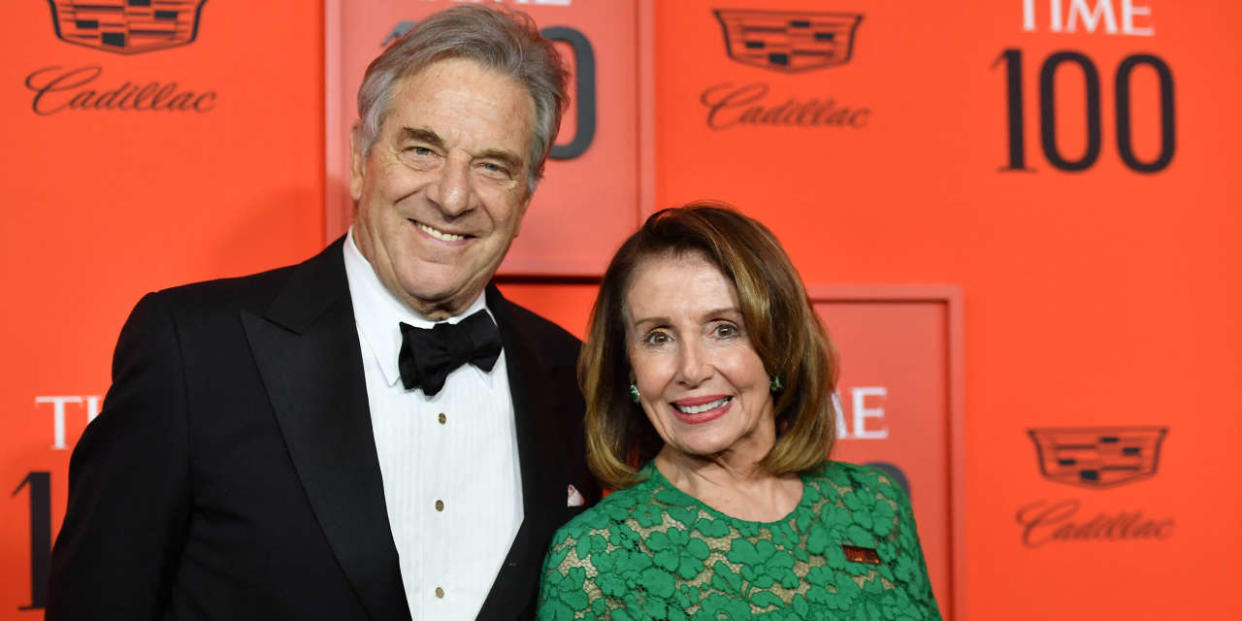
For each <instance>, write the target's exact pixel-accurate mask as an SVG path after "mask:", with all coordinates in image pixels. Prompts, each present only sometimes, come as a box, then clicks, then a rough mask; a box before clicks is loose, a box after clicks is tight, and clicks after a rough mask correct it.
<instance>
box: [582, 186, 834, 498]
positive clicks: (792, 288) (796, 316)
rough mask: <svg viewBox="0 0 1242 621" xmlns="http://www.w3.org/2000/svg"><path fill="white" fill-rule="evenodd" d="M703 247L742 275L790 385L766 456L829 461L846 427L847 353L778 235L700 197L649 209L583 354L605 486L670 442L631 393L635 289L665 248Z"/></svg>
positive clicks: (779, 399)
mask: <svg viewBox="0 0 1242 621" xmlns="http://www.w3.org/2000/svg"><path fill="white" fill-rule="evenodd" d="M685 253H695V254H701V255H702V256H703V257H704V258H706V259H707V260H708V261H709V262H711V263H712V264H714V265H715V266H716V267H717V268H719V269H720V271H721V272H722V273H723V274H724V275H725V276H726V277H727V278H728V279H729V280H730V282H732V284H733V286H734V288H735V289H736V290H737V296H738V301H739V304H740V305H741V313H742V318H743V320H744V321H745V322H746V332H747V334H748V335H749V337H750V342H751V345H752V346H753V347H754V348H755V351H756V352H757V353H758V354H759V359H760V360H762V361H763V366H764V368H765V369H766V370H767V372H768V373H769V374H770V375H771V376H772V377H775V378H777V379H779V380H780V382H781V383H782V384H783V385H784V388H783V389H782V390H780V391H779V392H777V393H775V394H774V395H773V396H774V399H775V413H776V430H777V438H776V443H775V445H774V446H773V447H772V449H771V450H770V451H769V452H768V454H767V455H766V456H765V457H764V458H763V460H762V461H760V462H759V465H760V467H761V468H763V469H764V470H766V471H768V472H771V473H773V474H784V473H789V472H801V471H806V470H810V469H812V468H815V467H817V466H819V465H820V464H822V463H823V462H824V460H825V459H826V458H827V453H828V450H829V448H831V446H832V442H833V440H834V438H835V433H836V420H835V414H834V411H833V407H832V393H833V390H835V387H836V380H837V361H836V352H835V350H834V349H833V346H832V342H831V341H830V340H829V338H828V334H827V332H825V330H824V327H823V324H821V323H820V321H819V317H818V316H817V315H816V314H815V309H814V308H812V306H811V302H810V300H809V299H808V298H807V295H806V289H805V287H803V285H802V281H801V279H800V278H799V277H798V273H797V271H796V270H795V269H794V266H793V263H792V262H790V260H789V256H788V255H786V254H785V251H784V249H783V248H781V245H780V243H779V242H777V240H776V237H775V236H774V235H772V232H771V231H769V230H768V229H767V228H766V227H764V226H763V225H762V224H760V223H759V222H757V221H756V220H754V219H752V218H749V217H747V216H745V215H742V214H741V213H738V212H737V211H735V210H733V209H732V208H730V207H728V206H727V205H722V204H714V203H691V204H688V205H686V206H684V207H679V208H671V209H664V210H661V211H658V212H656V213H654V214H652V215H651V217H650V218H647V221H646V222H645V223H644V224H643V226H642V228H640V229H639V230H638V231H637V232H636V233H634V234H633V235H631V236H630V237H629V239H627V240H626V241H625V243H624V244H622V245H621V248H620V249H619V250H618V251H617V254H616V256H614V257H613V259H612V262H611V263H610V264H609V265H608V270H607V271H606V272H605V273H604V280H603V283H602V284H601V286H600V291H599V297H598V298H596V300H595V306H594V308H592V310H591V320H590V325H589V327H588V332H587V342H586V344H585V345H584V346H583V348H582V356H581V357H580V358H579V359H578V384H579V386H580V387H581V388H582V392H583V394H584V395H585V396H586V405H587V411H586V435H587V463H588V465H589V466H590V468H591V471H592V472H594V473H595V476H596V477H598V478H599V479H600V481H602V482H603V483H604V485H606V486H609V487H612V488H614V489H621V488H625V487H629V486H631V485H633V484H634V483H636V482H637V481H636V480H635V475H636V474H637V469H636V468H635V465H636V464H645V463H646V462H647V461H649V460H651V459H652V458H654V457H655V455H656V453H658V452H659V451H660V448H661V447H662V446H663V441H662V440H661V439H660V436H659V435H657V434H656V432H655V429H653V428H652V427H651V424H650V423H649V422H648V421H647V417H646V415H645V414H643V412H642V410H641V409H640V408H639V406H638V405H636V404H634V403H633V402H632V401H631V400H630V397H629V392H628V391H629V384H630V364H629V356H628V353H627V350H626V319H625V307H624V304H625V293H626V291H627V289H628V288H629V284H630V280H631V279H632V277H633V274H634V272H635V270H636V269H637V268H638V266H639V265H640V264H642V263H643V262H644V261H648V260H651V259H653V258H658V257H660V256H662V255H664V256H667V255H674V256H676V255H681V254H685Z"/></svg>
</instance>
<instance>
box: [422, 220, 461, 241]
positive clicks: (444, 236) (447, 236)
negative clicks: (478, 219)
mask: <svg viewBox="0 0 1242 621" xmlns="http://www.w3.org/2000/svg"><path fill="white" fill-rule="evenodd" d="M414 224H417V225H418V228H420V229H422V230H424V231H426V232H427V234H428V235H430V236H432V237H434V238H436V239H438V240H440V241H448V242H453V241H459V240H462V239H465V236H464V235H454V234H452V233H445V232H444V231H437V230H436V229H433V228H431V227H429V226H427V225H426V224H423V223H422V222H415V223H414Z"/></svg>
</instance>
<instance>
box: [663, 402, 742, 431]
mask: <svg viewBox="0 0 1242 621" xmlns="http://www.w3.org/2000/svg"><path fill="white" fill-rule="evenodd" d="M732 404H733V397H730V396H727V395H708V396H704V397H689V398H686V399H679V400H677V401H674V402H672V403H671V404H669V405H671V406H672V408H673V413H674V414H676V416H677V419H678V420H680V421H681V422H683V423H686V424H690V425H699V424H702V423H706V422H708V421H713V420H716V419H717V418H720V417H721V416H724V414H725V412H727V411H729V406H730V405H732Z"/></svg>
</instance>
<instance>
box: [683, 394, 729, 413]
mask: <svg viewBox="0 0 1242 621" xmlns="http://www.w3.org/2000/svg"><path fill="white" fill-rule="evenodd" d="M730 398H731V397H724V398H722V399H717V400H715V401H712V402H711V403H703V404H700V405H677V404H676V403H674V404H673V407H675V408H677V409H678V411H680V412H681V413H682V414H698V413H700V412H706V411H708V410H714V409H716V408H718V407H721V406H723V405H724V404H726V403H728V402H729V399H730Z"/></svg>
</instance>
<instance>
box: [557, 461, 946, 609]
mask: <svg viewBox="0 0 1242 621" xmlns="http://www.w3.org/2000/svg"><path fill="white" fill-rule="evenodd" d="M642 476H644V477H645V479H644V480H643V481H642V482H641V483H639V484H638V485H635V486H634V487H631V488H629V489H625V490H621V491H618V492H614V493H613V494H611V495H609V496H608V497H606V498H605V499H604V500H602V501H600V503H599V504H598V505H596V506H595V507H592V508H591V509H590V510H588V511H586V512H585V513H583V514H581V515H579V516H578V517H576V518H574V519H573V520H571V521H570V522H569V523H568V524H566V525H565V526H564V527H562V528H561V529H560V530H559V531H557V533H556V537H555V538H554V539H553V541H552V549H551V550H549V552H548V556H547V558H546V559H545V560H544V568H543V585H542V586H541V587H540V593H539V619H541V620H545V619H546V620H552V619H556V620H560V619H613V620H614V621H624V620H630V619H633V620H638V619H670V620H683V619H696V620H697V619H772V620H785V619H799V620H801V619H850V620H870V619H889V620H901V621H907V620H916V619H939V618H940V613H939V611H938V609H937V608H936V600H935V598H934V597H933V596H932V591H931V585H930V583H929V582H928V579H927V567H926V564H925V563H924V561H923V551H922V549H921V548H920V547H919V539H918V533H917V532H916V531H915V527H914V516H913V514H912V513H911V511H910V503H909V502H908V501H907V500H906V497H905V494H903V493H902V491H901V489H900V488H899V487H897V486H896V485H895V484H893V482H892V480H891V479H889V478H888V477H886V476H884V475H883V474H881V473H880V472H878V471H876V470H874V469H871V468H866V467H863V466H856V465H853V464H846V463H841V462H828V463H826V464H824V465H823V466H821V467H820V468H819V469H818V470H816V471H814V472H810V473H806V474H804V475H803V476H802V483H803V484H802V500H801V501H800V502H799V503H798V506H797V508H795V509H794V510H793V512H792V513H790V514H789V515H788V516H786V517H785V518H784V519H782V520H780V521H777V522H747V521H744V520H739V519H735V518H732V517H729V516H727V515H724V514H723V513H720V512H719V511H716V510H714V509H712V508H711V507H708V506H707V505H704V504H703V503H701V502H699V501H698V500H696V499H694V498H693V497H691V496H689V495H688V494H686V493H684V492H682V491H681V490H679V489H677V488H676V487H674V486H673V485H672V484H671V483H669V482H668V480H667V479H665V478H664V476H663V475H662V474H660V471H659V470H658V469H656V468H655V467H654V466H652V465H650V464H648V466H647V467H646V468H644V470H643V473H642Z"/></svg>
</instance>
